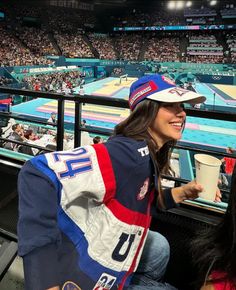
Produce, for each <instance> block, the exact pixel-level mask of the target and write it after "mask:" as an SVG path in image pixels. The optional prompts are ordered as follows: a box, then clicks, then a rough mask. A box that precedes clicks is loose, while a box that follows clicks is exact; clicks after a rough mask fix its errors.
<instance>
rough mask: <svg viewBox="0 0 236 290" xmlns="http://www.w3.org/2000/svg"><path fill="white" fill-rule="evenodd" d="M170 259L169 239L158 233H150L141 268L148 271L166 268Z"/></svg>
mask: <svg viewBox="0 0 236 290" xmlns="http://www.w3.org/2000/svg"><path fill="white" fill-rule="evenodd" d="M169 257H170V245H169V243H168V241H167V239H166V238H165V237H164V236H162V235H161V234H159V233H158V232H153V231H149V233H148V236H147V239H146V243H145V246H144V249H143V253H142V256H141V260H140V266H141V265H142V268H146V270H153V269H157V268H165V267H166V266H167V263H168V261H169Z"/></svg>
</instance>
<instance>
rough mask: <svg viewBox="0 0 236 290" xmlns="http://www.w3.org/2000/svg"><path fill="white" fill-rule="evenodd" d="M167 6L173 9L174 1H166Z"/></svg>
mask: <svg viewBox="0 0 236 290" xmlns="http://www.w3.org/2000/svg"><path fill="white" fill-rule="evenodd" d="M168 8H169V9H175V1H170V2H168Z"/></svg>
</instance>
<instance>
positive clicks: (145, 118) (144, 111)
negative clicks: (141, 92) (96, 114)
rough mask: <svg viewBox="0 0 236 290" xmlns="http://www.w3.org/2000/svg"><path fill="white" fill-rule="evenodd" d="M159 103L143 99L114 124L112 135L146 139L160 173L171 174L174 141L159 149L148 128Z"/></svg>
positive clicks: (154, 116)
mask: <svg viewBox="0 0 236 290" xmlns="http://www.w3.org/2000/svg"><path fill="white" fill-rule="evenodd" d="M160 106H161V103H159V102H154V101H151V100H144V101H142V102H141V103H139V104H138V105H137V106H136V108H135V109H134V111H133V112H131V114H130V115H129V117H128V118H127V119H125V120H124V121H123V122H121V123H119V124H118V125H116V127H115V129H114V135H123V136H125V137H130V138H133V139H135V140H146V142H147V145H148V148H149V152H150V155H151V157H152V159H153V161H154V162H155V166H156V167H157V168H158V171H159V173H160V174H172V173H173V172H172V170H171V168H170V156H171V152H172V150H173V146H174V145H175V143H176V141H175V140H173V141H169V142H167V143H165V144H164V145H163V146H162V147H161V148H160V149H159V148H158V144H156V143H155V141H154V139H153V138H152V136H151V134H150V133H149V128H150V126H151V125H152V124H153V122H154V120H155V118H156V115H157V113H158V111H159V109H160Z"/></svg>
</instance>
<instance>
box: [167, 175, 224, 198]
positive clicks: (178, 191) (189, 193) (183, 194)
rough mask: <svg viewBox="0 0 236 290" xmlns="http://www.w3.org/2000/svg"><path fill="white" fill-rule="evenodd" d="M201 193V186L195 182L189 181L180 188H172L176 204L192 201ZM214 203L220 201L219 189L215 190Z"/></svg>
mask: <svg viewBox="0 0 236 290" xmlns="http://www.w3.org/2000/svg"><path fill="white" fill-rule="evenodd" d="M202 191H203V187H202V186H201V184H199V183H197V182H196V181H195V180H192V181H190V182H189V183H187V184H185V185H182V186H180V187H175V188H172V191H171V192H172V196H173V198H174V200H175V202H176V203H179V202H182V201H184V200H186V199H187V200H193V199H195V198H197V197H198V195H199V193H200V192H202ZM215 201H216V202H220V201H221V193H220V190H219V188H218V187H217V190H216V197H215Z"/></svg>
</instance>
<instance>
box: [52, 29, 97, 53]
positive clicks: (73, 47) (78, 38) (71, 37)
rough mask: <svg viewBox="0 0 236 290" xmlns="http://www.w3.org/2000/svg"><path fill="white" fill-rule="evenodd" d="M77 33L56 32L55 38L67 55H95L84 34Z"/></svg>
mask: <svg viewBox="0 0 236 290" xmlns="http://www.w3.org/2000/svg"><path fill="white" fill-rule="evenodd" d="M79 33H80V32H79V31H78V32H76V33H72V32H71V33H60V32H58V31H56V32H55V34H54V35H55V39H56V41H57V43H58V45H59V46H60V48H61V50H62V54H63V55H64V56H66V57H71V58H74V57H88V58H89V57H94V55H93V53H92V51H91V48H90V47H89V46H88V44H87V43H86V42H85V40H84V39H83V35H82V34H79Z"/></svg>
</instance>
